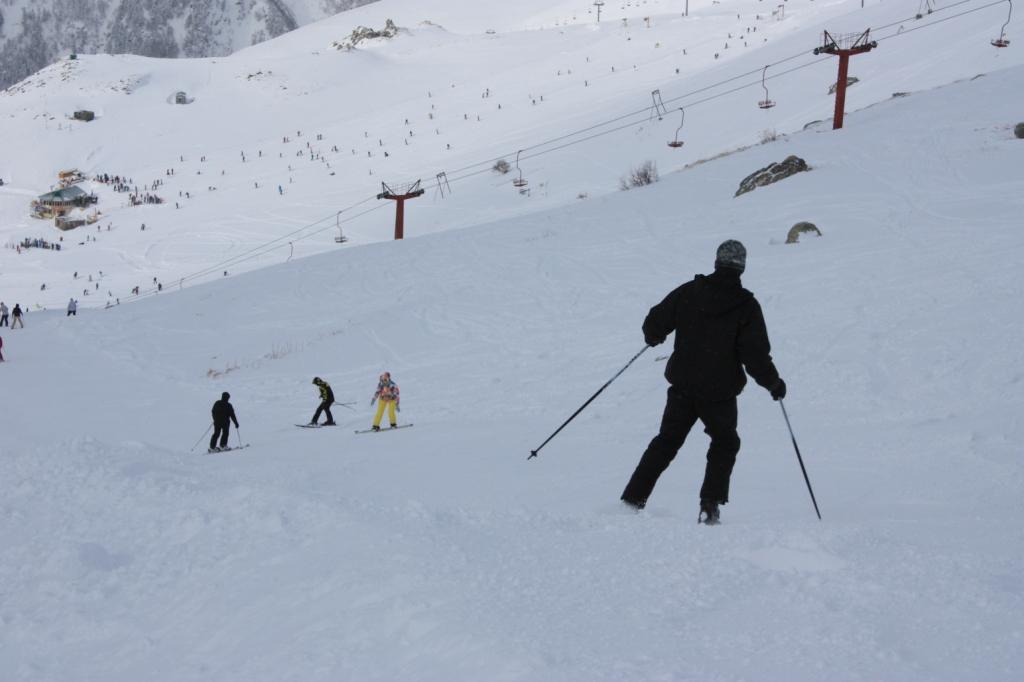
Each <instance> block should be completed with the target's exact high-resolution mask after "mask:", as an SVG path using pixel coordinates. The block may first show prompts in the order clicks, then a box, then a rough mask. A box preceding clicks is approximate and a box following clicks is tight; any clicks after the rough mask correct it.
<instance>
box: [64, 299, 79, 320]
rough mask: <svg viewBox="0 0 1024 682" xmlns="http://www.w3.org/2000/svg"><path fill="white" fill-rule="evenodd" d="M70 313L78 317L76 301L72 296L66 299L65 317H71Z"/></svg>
mask: <svg viewBox="0 0 1024 682" xmlns="http://www.w3.org/2000/svg"><path fill="white" fill-rule="evenodd" d="M72 315H74V316H75V317H78V301H76V300H75V299H74V298H71V299H70V300H68V314H67V315H65V317H71V316H72Z"/></svg>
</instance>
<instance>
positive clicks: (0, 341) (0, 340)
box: [0, 336, 4, 362]
mask: <svg viewBox="0 0 1024 682" xmlns="http://www.w3.org/2000/svg"><path fill="white" fill-rule="evenodd" d="M3 361H4V337H2V336H0V362H3Z"/></svg>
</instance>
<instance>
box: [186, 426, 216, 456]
mask: <svg viewBox="0 0 1024 682" xmlns="http://www.w3.org/2000/svg"><path fill="white" fill-rule="evenodd" d="M212 428H213V422H210V425H209V426H207V427H206V431H203V435H201V436H199V440H197V441H196V444H195V445H193V446H192V450H195V449H196V445H199V444H200V443H202V442H203V439H204V438H206V434H208V433H209V432H210V429H212ZM192 450H189V452H192Z"/></svg>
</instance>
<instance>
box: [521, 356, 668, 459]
mask: <svg viewBox="0 0 1024 682" xmlns="http://www.w3.org/2000/svg"><path fill="white" fill-rule="evenodd" d="M648 348H650V346H644V347H643V350H641V351H640V352H639V353H637V354H636V355H634V356H633V359H632V360H630V361H629V362H627V363H626V366H625V367H623V368H622V369H620V370H619V371H618V372H616V373H615V376H613V377H612V378H611V379H609V380H608V381H607V382H605V385H604V386H602V387H601V388H599V389H597V393H595V394H594V395H592V396H590V400H588V401H587V402H585V403H583V404H582V405H581V406H580V409H578V410H576V411H575V412H573V413H572V416H571V417H569V418H568V419H566V420H565V423H564V424H562V425H561V426H559V427H558V428H557V429H556V430H555V432H554V433H552V434H551V435H550V436H548V439H547V440H546V441H544V442H543V443H541V444H540V447H538V448H537V449H536V450H530V456H529V457H527V458H526V459H533V458H534V457H536V456H537V453H538V452H540V451H541V450H542V449H543V448H544V446H545V445H547V444H548V443H549V442H550V441H551V439H552V438H554V437H555V436H557V435H558V433H559V432H560V431H561V430H562V429H564V428H565V427H566V426H568V425H569V422H571V421H572V420H573V419H575V418H576V416H577V415H578V414H579V413H580V412H582V411H583V410H585V409H586V408H587V405H589V404H590V403H592V402H594V398H596V397H597V396H599V395H601V391H603V390H604V389H606V388H608V386H609V385H610V384H611V383H612V382H613V381H615V380H616V379H618V378H619V375H620V374H622V373H623V372H625V371H626V370H627V369H629V366H630V365H632V364H633V363H634V362H635V361H636V359H637V358H638V357H640V356H641V355H643V354H644V352H645V351H646V350H647V349H648Z"/></svg>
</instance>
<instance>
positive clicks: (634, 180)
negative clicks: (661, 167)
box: [619, 160, 659, 191]
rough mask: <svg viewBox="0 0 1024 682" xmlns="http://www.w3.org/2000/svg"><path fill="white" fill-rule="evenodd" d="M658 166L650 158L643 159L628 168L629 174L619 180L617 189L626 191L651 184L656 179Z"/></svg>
mask: <svg viewBox="0 0 1024 682" xmlns="http://www.w3.org/2000/svg"><path fill="white" fill-rule="evenodd" d="M658 179H659V178H658V166H657V165H656V164H655V163H654V162H653V161H651V160H647V161H644V162H643V163H642V164H640V165H639V166H637V167H636V168H631V169H630V170H629V175H627V176H626V177H624V178H622V179H621V180H619V189H621V190H622V191H626V190H628V189H633V188H634V187H643V186H645V185H653V184H654V183H656V182H657V181H658Z"/></svg>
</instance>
